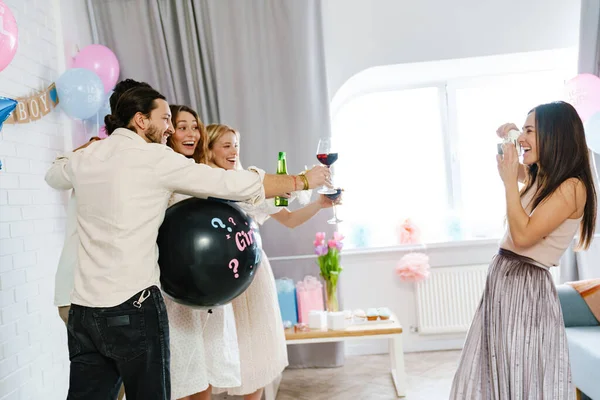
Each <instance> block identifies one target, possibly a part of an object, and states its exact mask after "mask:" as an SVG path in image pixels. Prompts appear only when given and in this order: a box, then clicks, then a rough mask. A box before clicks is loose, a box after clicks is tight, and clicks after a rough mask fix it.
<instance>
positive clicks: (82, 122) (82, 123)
mask: <svg viewBox="0 0 600 400" xmlns="http://www.w3.org/2000/svg"><path fill="white" fill-rule="evenodd" d="M81 125H82V126H83V134H84V135H85V137H86V139H87V138H88V133H87V129H85V121H84V120H83V119H82V120H81Z"/></svg>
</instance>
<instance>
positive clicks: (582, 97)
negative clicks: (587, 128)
mask: <svg viewBox="0 0 600 400" xmlns="http://www.w3.org/2000/svg"><path fill="white" fill-rule="evenodd" d="M564 91H565V100H566V101H567V102H569V103H570V104H571V105H572V106H573V107H575V109H576V110H577V113H578V114H579V117H580V118H581V119H582V120H583V121H586V120H588V119H589V118H590V117H591V116H592V115H594V114H595V113H596V112H598V111H600V78H598V77H597V76H595V75H592V74H580V75H577V76H576V77H575V78H573V79H571V80H569V81H567V83H566V84H565V88H564Z"/></svg>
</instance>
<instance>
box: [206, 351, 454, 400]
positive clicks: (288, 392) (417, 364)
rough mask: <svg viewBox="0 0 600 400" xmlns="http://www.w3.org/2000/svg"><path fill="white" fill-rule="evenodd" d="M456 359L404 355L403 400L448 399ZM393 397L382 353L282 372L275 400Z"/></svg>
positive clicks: (450, 353)
mask: <svg viewBox="0 0 600 400" xmlns="http://www.w3.org/2000/svg"><path fill="white" fill-rule="evenodd" d="M459 357H460V351H435V352H426V353H407V354H405V364H406V373H407V381H408V393H407V396H406V397H405V398H404V399H405V400H446V399H448V394H449V393H450V385H451V384H452V378H453V377H454V371H455V370H456V366H457V365H458V359H459ZM395 394H396V392H395V389H394V384H393V382H392V378H391V375H390V373H389V356H388V355H387V354H385V355H372V356H355V357H346V363H345V365H344V366H343V367H340V368H319V369H286V370H285V372H284V373H283V379H282V381H281V386H280V387H279V393H278V396H277V400H363V399H364V400H371V399H373V400H387V399H390V400H391V399H397V397H396V395H395ZM214 398H218V399H228V400H234V399H235V400H238V398H237V397H231V396H222V397H217V396H215V397H214Z"/></svg>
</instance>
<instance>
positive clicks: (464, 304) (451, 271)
mask: <svg viewBox="0 0 600 400" xmlns="http://www.w3.org/2000/svg"><path fill="white" fill-rule="evenodd" d="M487 270H488V265H487V264H486V265H469V266H464V267H444V268H432V269H431V274H430V275H429V278H427V279H426V280H424V281H422V282H418V283H417V290H416V293H417V316H418V323H419V333H420V334H425V335H430V334H440V333H463V332H467V331H468V330H469V326H470V325H471V321H472V320H473V316H474V315H475V311H476V309H477V306H478V305H479V301H480V300H481V295H482V293H483V290H484V288H485V278H486V275H487Z"/></svg>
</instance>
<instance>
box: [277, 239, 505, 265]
mask: <svg viewBox="0 0 600 400" xmlns="http://www.w3.org/2000/svg"><path fill="white" fill-rule="evenodd" d="M499 242H500V238H498V239H472V240H461V241H452V242H440V243H430V244H406V245H402V246H390V247H371V248H366V249H352V250H345V251H344V252H343V253H342V255H343V256H353V255H368V254H385V253H398V252H407V253H408V252H413V251H414V252H417V251H427V250H439V249H456V248H473V247H480V246H490V245H498V243H499ZM315 258H317V256H316V255H314V254H309V255H301V256H282V257H269V261H290V260H306V259H315Z"/></svg>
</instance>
